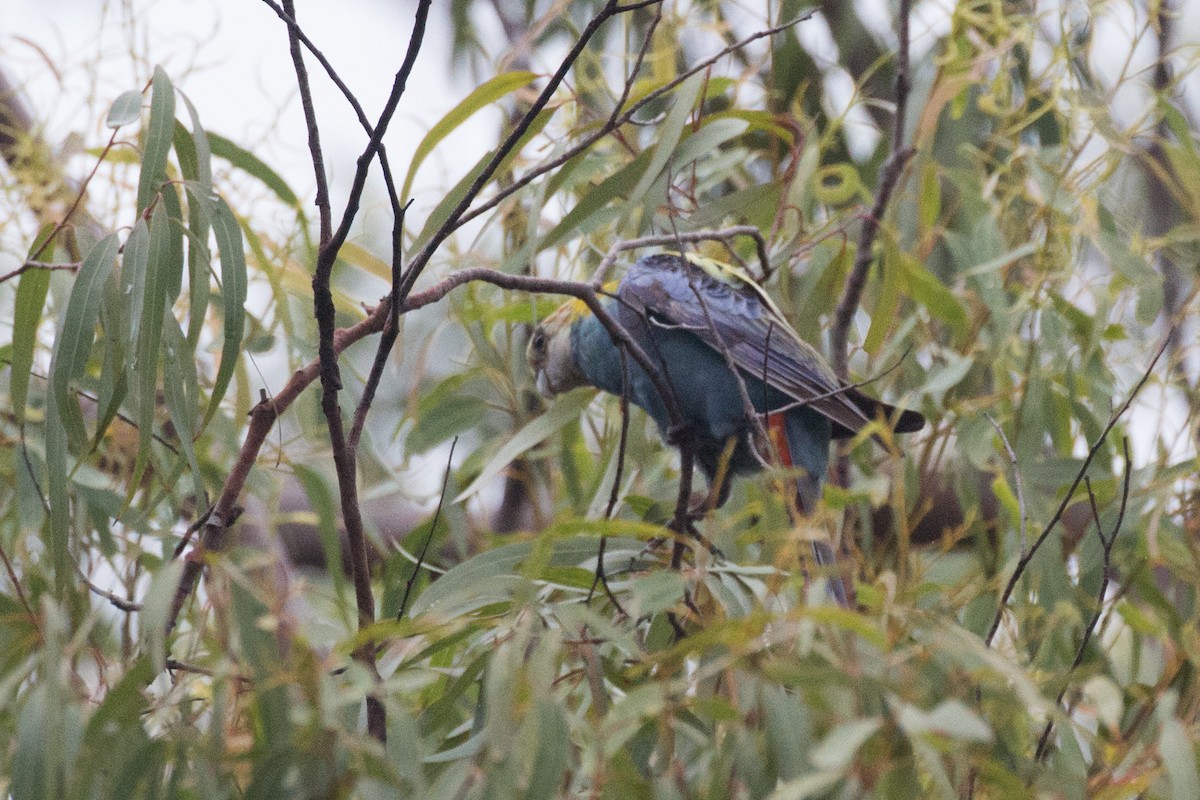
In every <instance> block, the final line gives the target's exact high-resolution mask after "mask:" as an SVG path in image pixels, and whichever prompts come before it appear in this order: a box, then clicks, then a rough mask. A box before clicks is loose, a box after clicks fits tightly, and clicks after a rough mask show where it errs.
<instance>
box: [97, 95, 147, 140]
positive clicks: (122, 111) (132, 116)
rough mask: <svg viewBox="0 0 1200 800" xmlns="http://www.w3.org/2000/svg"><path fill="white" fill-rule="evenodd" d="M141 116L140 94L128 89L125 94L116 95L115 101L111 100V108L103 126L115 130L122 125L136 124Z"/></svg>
mask: <svg viewBox="0 0 1200 800" xmlns="http://www.w3.org/2000/svg"><path fill="white" fill-rule="evenodd" d="M141 115H142V93H141V92H139V91H138V90H137V89H130V90H129V91H127V92H121V93H120V94H119V95H117V99H116V100H113V104H112V106H110V107H109V109H108V117H106V118H105V120H104V125H105V127H108V128H112V129H114V130H115V129H117V128H119V127H121V126H122V125H128V124H129V123H131V122H137V120H138V117H140V116H141Z"/></svg>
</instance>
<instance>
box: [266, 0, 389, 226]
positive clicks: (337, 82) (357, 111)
mask: <svg viewBox="0 0 1200 800" xmlns="http://www.w3.org/2000/svg"><path fill="white" fill-rule="evenodd" d="M263 2H264V3H266V4H267V6H269V7H270V9H271V10H272V11H274V12H275V14H276V15H277V16H278V17H279V18H280V19H281V20H283V21H284V23H286V24H287V26H288V27H289V28H290V29H291V30H292V31H293V32H294V33H295V35H296V37H297V38H299V40H300V43H301V44H303V45H304V47H305V49H307V50H308V52H310V53H312V55H313V58H315V59H317V63H319V64H320V65H321V68H322V69H324V70H325V74H326V75H327V76H328V77H329V79H330V80H331V81H333V84H334V86H336V87H337V88H338V91H340V92H341V93H342V96H343V97H345V98H346V102H348V103H349V104H350V108H351V109H353V110H354V115H355V117H357V118H358V124H359V125H361V126H362V129H363V130H364V131H365V132H366V134H367V136H368V137H373V136H374V135H375V128H374V126H372V125H371V121H370V120H369V119H367V114H366V112H365V111H363V107H362V104H361V103H359V101H358V98H357V97H355V96H354V93H353V92H352V91H350V87H349V86H347V85H346V82H345V81H343V80H342V77H341V76H340V75H338V73H337V70H335V69H334V68H333V64H331V63H329V59H328V58H326V57H325V54H324V53H322V52H321V50H320V49H319V48H318V47H317V46H316V45H315V44H314V43H313V41H312V40H311V39H309V38H308V35H307V34H306V33H305V32H304V30H303V29H302V28H301V27H300V25H299V23H297V22H296V20H295V19H294V18H293V17H292V15H291V14H289V13H288V12H286V11H284V10H283V8H281V7H280V6H279V4H278V3H276V2H275V0H263ZM376 155H377V156H378V160H379V169H380V171H381V172H382V173H383V180H384V183H385V184H386V187H387V190H388V196H389V200H390V202H391V204H392V210H393V213H396V210H397V209H399V207H400V196H399V193H398V192H397V191H396V183H395V181H394V180H393V178H392V167H391V164H390V163H389V162H388V157H387V149H386V148H385V147H384V146H383V144H382V143H380V145H379V148H378V150H377V151H376Z"/></svg>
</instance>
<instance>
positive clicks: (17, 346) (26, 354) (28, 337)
mask: <svg viewBox="0 0 1200 800" xmlns="http://www.w3.org/2000/svg"><path fill="white" fill-rule="evenodd" d="M52 229H53V228H52V227H51V226H47V227H46V228H45V229H43V230H42V233H41V234H40V235H39V236H38V238H37V240H35V241H34V244H33V247H32V248H31V249H30V255H32V254H33V253H35V252H37V250H38V249H39V248H40V247H41V242H42V241H45V237H46V236H47V235H49V232H50V230H52ZM49 288H50V270H48V269H31V270H26V271H25V273H23V274H22V275H21V278H20V280H19V281H18V283H17V296H16V300H15V303H14V306H13V330H12V355H11V358H12V370H11V375H12V377H11V378H10V380H9V386H8V390H9V397H10V398H11V401H12V410H13V416H14V417H15V421H16V423H17V425H18V426H20V425H24V424H25V398H26V397H27V396H28V394H29V377H30V374H31V372H32V370H33V354H34V351H35V350H36V349H37V343H38V338H37V329H38V326H39V325H40V324H41V322H42V308H43V307H44V306H45V305H46V293H47V291H48V290H49Z"/></svg>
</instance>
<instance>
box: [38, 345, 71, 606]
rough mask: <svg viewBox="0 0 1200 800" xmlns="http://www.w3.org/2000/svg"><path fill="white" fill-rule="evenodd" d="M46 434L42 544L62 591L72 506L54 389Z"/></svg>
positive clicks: (64, 439) (65, 580)
mask: <svg viewBox="0 0 1200 800" xmlns="http://www.w3.org/2000/svg"><path fill="white" fill-rule="evenodd" d="M52 368H53V365H52ZM75 413H76V414H78V413H79V406H75ZM45 437H46V502H47V503H48V504H49V506H50V513H49V514H48V515H47V517H46V524H47V531H46V540H45V545H46V549H47V550H48V551H49V553H50V563H51V564H52V565H53V567H54V587H55V589H57V590H58V591H59V592H62V591H63V590H65V589H66V587H67V585H68V581H70V580H71V579H72V578H73V577H74V572H73V571H72V569H71V560H70V555H69V553H70V544H71V508H70V499H69V497H68V493H67V481H68V477H67V430H66V426H65V425H64V424H63V418H62V414H61V413H59V410H58V399H57V397H56V396H55V393H54V392H51V393H50V396H49V398H47V401H46V428H45Z"/></svg>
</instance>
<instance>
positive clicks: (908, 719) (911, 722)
mask: <svg viewBox="0 0 1200 800" xmlns="http://www.w3.org/2000/svg"><path fill="white" fill-rule="evenodd" d="M898 705H899V709H898V710H897V713H896V721H897V722H898V723H899V725H900V727H901V728H903V729H904V731H905V732H906V733H908V734H909V735H910V736H915V735H921V734H926V733H936V734H941V735H942V736H949V737H950V738H953V739H962V740H964V741H969V742H984V743H987V742H991V741H992V738H993V737H992V729H991V727H990V726H989V725H988V724H987V723H986V722H984V721H983V719H982V718H981V717H980V716H979V714H977V713H976V712H975V711H973V710H972V709H971V708H970V707H968V706H967V705H966V704H964V703H963V702H962V701H961V700H944V701H942V702H941V703H938V704H937V706H935V707H934V708H933V710H932V711H928V712H927V711H922V710H921V709H919V708H917V707H916V706H913V705H909V704H907V703H899V704H898Z"/></svg>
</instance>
